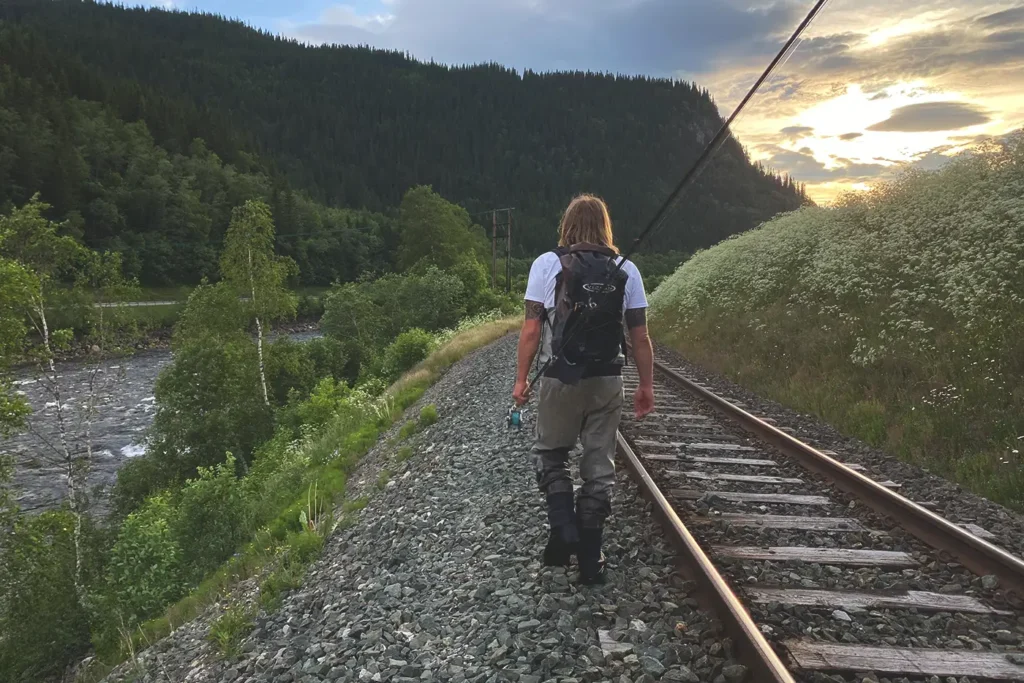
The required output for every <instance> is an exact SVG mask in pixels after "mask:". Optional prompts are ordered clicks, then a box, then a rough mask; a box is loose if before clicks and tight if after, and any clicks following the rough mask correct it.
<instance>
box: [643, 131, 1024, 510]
mask: <svg viewBox="0 0 1024 683" xmlns="http://www.w3.org/2000/svg"><path fill="white" fill-rule="evenodd" d="M651 321H652V322H651V326H652V331H653V333H654V335H655V336H656V338H657V339H659V340H660V341H662V342H664V343H668V344H669V345H671V346H673V347H675V348H677V349H678V350H680V351H681V352H683V353H684V354H685V355H687V356H688V357H689V358H690V359H692V360H693V361H695V362H698V363H700V364H702V365H704V366H706V367H709V368H712V369H715V370H718V371H720V372H722V373H724V374H726V375H728V376H730V377H732V378H733V379H735V380H737V381H738V382H739V383H741V384H743V385H745V386H747V387H749V388H750V389H753V390H756V391H759V392H761V393H762V394H764V395H766V396H770V397H772V398H774V399H777V400H779V401H781V402H783V403H786V404H788V405H790V406H792V407H794V408H796V409H797V410H802V411H807V412H813V413H815V414H817V415H819V416H821V417H823V418H824V419H826V420H827V421H829V422H831V423H833V424H835V425H836V426H837V427H839V428H840V429H841V430H843V431H844V432H846V433H848V434H851V435H854V436H857V437H860V438H862V439H864V440H865V441H867V442H869V443H871V444H873V445H875V446H878V447H881V448H883V449H885V450H887V451H889V452H891V453H894V454H896V455H898V456H900V457H901V458H904V459H906V460H909V461H912V462H915V463H917V464H920V465H922V466H925V467H928V468H931V469H933V470H934V471H937V472H938V473H941V474H942V475H944V476H947V477H949V478H951V479H954V480H956V481H958V482H960V483H962V484H963V485H965V486H966V487H967V488H969V489H970V490H972V491H974V492H976V493H978V494H981V495H984V496H987V497H989V498H991V499H993V500H995V501H998V502H1000V503H1003V504H1005V505H1009V506H1011V507H1014V508H1016V509H1018V510H1024V459H1022V458H1021V455H1020V451H1021V449H1024V380H1022V378H1024V137H1022V136H1021V135H1018V136H1015V137H1014V138H1012V139H1011V140H1009V141H1008V142H1006V143H1005V144H1001V145H994V144H993V145H991V146H989V147H986V148H984V149H982V150H980V151H978V152H976V153H972V154H971V155H965V156H961V157H959V158H958V159H956V160H955V161H953V162H951V163H950V164H948V165H947V166H946V167H944V168H943V169H941V170H939V171H935V172H922V171H906V172H904V173H903V174H902V175H900V176H899V177H898V178H896V179H895V180H894V181H892V182H890V183H887V184H884V185H881V186H879V187H877V188H876V189H875V190H873V191H871V192H870V193H866V194H854V195H850V196H847V197H844V198H843V199H842V200H841V201H840V202H838V203H837V206H835V207H833V208H817V207H805V208H802V209H800V210H798V211H795V212H792V213H789V214H785V215H782V216H779V217H777V218H775V219H774V220H772V221H770V222H768V223H767V224H765V225H764V226H762V227H761V228H759V229H757V230H754V231H751V232H748V233H746V234H743V235H740V236H738V237H736V238H734V239H730V240H727V241H725V242H723V243H721V244H719V245H717V246H715V247H713V248H711V249H709V250H706V251H703V252H700V253H698V254H696V255H695V256H694V257H693V258H692V259H691V260H689V261H688V262H687V263H685V264H684V265H683V266H682V267H681V268H680V269H679V270H678V271H676V273H675V274H673V275H672V276H671V277H670V278H668V279H667V280H666V281H665V282H664V283H663V284H662V285H661V286H660V287H658V289H657V290H656V291H655V292H654V293H653V295H652V297H651Z"/></svg>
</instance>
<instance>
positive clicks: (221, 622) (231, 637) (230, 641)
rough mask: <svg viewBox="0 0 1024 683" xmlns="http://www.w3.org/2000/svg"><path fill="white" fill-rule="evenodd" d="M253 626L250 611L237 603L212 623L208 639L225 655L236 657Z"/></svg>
mask: <svg viewBox="0 0 1024 683" xmlns="http://www.w3.org/2000/svg"><path fill="white" fill-rule="evenodd" d="M252 627H253V620H252V615H251V614H250V613H249V611H248V610H247V609H245V608H243V607H240V606H237V605H236V606H231V607H228V608H227V609H225V610H224V613H223V614H221V615H220V616H219V617H218V618H217V619H216V621H214V622H213V623H212V624H210V632H209V634H208V635H207V639H208V640H209V641H210V642H212V643H213V644H214V645H216V646H217V649H218V650H220V653H221V654H222V655H224V656H225V657H235V656H237V655H238V653H239V647H240V646H241V644H242V639H243V638H245V636H247V635H248V634H249V633H250V632H251V631H252Z"/></svg>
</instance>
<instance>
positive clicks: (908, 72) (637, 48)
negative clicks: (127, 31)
mask: <svg viewBox="0 0 1024 683" xmlns="http://www.w3.org/2000/svg"><path fill="white" fill-rule="evenodd" d="M127 4H135V3H132V2H128V3H127ZM142 4H149V5H154V6H162V7H172V8H177V9H185V10H189V9H200V10H203V11H208V12H215V13H218V14H223V15H225V16H229V17H232V18H237V19H241V20H243V21H245V22H246V23H249V24H251V25H253V26H257V27H260V28H263V29H266V30H269V31H273V32H275V33H279V34H282V35H286V36H289V37H293V38H296V39H298V40H301V41H304V42H309V43H315V44H319V43H338V44H361V45H373V46H376V47H384V48H390V49H398V50H402V51H404V52H408V53H410V54H411V55H412V56H414V57H416V58H419V59H433V60H435V61H438V62H442V63H446V64H473V63H479V62H499V63H502V64H505V65H507V66H510V67H513V68H517V69H527V68H528V69H533V70H535V71H550V70H561V69H581V70H591V71H610V72H616V73H625V74H647V75H651V76H660V77H669V78H680V79H685V80H693V81H696V82H697V83H699V84H700V85H702V86H705V87H707V88H708V89H709V90H710V91H711V94H712V96H713V97H714V98H715V101H716V103H717V104H718V106H719V109H720V111H721V112H722V114H723V116H726V115H728V113H729V112H730V111H731V110H732V107H734V106H735V105H736V104H737V103H738V102H739V100H740V99H741V98H742V96H743V94H744V93H745V92H746V90H747V88H749V86H750V85H751V84H752V83H753V82H754V80H755V79H756V78H757V76H758V75H759V74H760V72H761V71H762V70H763V69H764V67H765V66H766V65H767V64H768V62H769V61H770V60H771V58H772V57H773V56H774V54H775V53H776V52H777V51H778V50H779V48H780V47H781V46H782V44H783V43H784V42H785V40H786V39H787V37H788V36H789V35H790V34H791V33H792V31H793V29H794V28H795V27H796V26H797V24H799V22H800V20H801V19H802V18H803V15H804V14H805V13H806V12H807V11H808V10H809V9H810V7H811V5H812V4H813V2H812V1H811V0H343V2H332V1H331V0H145V2H143V3H142ZM1022 127H1024V0H1010V1H997V0H994V1H989V0H831V2H830V3H829V4H828V5H827V6H826V7H825V10H824V11H823V12H822V13H821V14H820V15H819V17H818V19H817V20H816V21H815V22H814V24H812V26H811V27H810V28H809V29H808V30H807V31H806V32H805V34H804V36H803V38H802V39H801V41H800V43H799V44H798V45H797V47H796V50H794V51H793V52H792V53H791V55H790V56H789V58H788V60H787V61H786V62H785V63H784V64H783V65H782V66H781V67H780V68H779V69H778V70H777V71H776V72H775V75H774V76H773V77H772V78H771V79H770V80H769V81H768V82H767V83H766V84H765V86H764V87H763V88H762V90H761V92H760V93H759V95H758V96H757V97H756V98H755V99H754V100H753V101H752V102H751V104H750V105H749V106H748V108H747V110H746V112H745V113H744V115H743V116H742V118H741V119H740V120H739V121H738V122H737V124H736V126H735V127H734V129H733V130H734V133H735V134H736V136H737V137H738V138H739V140H740V141H741V142H742V143H743V144H744V146H745V147H746V148H747V150H748V152H749V153H750V155H751V157H752V158H753V159H755V160H760V161H762V162H764V163H765V164H766V165H768V166H770V167H772V168H774V169H776V170H778V171H781V172H786V173H789V174H791V175H792V176H793V177H794V178H796V179H797V180H799V181H801V182H804V183H806V185H807V190H808V194H809V195H810V196H811V198H812V199H814V200H815V201H817V202H819V203H827V202H829V201H831V200H833V199H834V198H835V197H836V196H837V195H839V194H840V193H842V192H847V191H860V190H864V189H867V188H869V187H871V185H872V184H873V183H876V182H878V181H879V179H885V178H889V177H892V175H893V174H895V173H897V172H898V171H899V169H901V168H902V167H903V166H904V165H906V164H916V165H919V166H921V167H924V168H928V169H932V168H938V167H939V166H941V165H942V164H943V163H944V162H945V161H947V160H948V159H949V157H950V155H953V154H956V153H958V152H961V151H963V150H965V149H969V148H970V147H971V146H972V145H975V144H977V143H978V142H979V141H981V140H984V139H986V138H988V137H990V136H999V135H1003V134H1005V133H1007V132H1010V131H1013V130H1017V129H1019V128H1022Z"/></svg>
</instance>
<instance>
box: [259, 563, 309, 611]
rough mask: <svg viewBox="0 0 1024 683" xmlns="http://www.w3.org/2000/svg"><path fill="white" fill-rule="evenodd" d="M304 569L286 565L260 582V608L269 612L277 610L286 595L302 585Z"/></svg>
mask: <svg viewBox="0 0 1024 683" xmlns="http://www.w3.org/2000/svg"><path fill="white" fill-rule="evenodd" d="M304 569H305V568H304V567H303V566H302V565H301V564H298V563H294V564H286V565H283V566H281V567H279V568H278V569H275V570H274V571H273V572H271V573H270V574H268V575H267V578H265V579H264V580H263V581H262V582H260V606H261V607H262V608H263V609H264V610H266V611H267V612H272V611H274V610H276V609H277V608H278V607H279V606H280V605H281V601H282V599H283V597H284V594H285V593H287V592H288V591H290V590H294V589H296V588H298V587H299V586H301V585H302V575H303V573H304Z"/></svg>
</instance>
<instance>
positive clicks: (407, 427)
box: [398, 420, 418, 440]
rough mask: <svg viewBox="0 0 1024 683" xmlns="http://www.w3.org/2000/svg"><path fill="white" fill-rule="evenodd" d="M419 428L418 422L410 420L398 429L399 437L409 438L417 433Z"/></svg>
mask: <svg viewBox="0 0 1024 683" xmlns="http://www.w3.org/2000/svg"><path fill="white" fill-rule="evenodd" d="M417 429H418V427H417V425H416V423H415V422H413V421H412V420H409V421H408V422H406V423H405V424H404V425H402V428H401V429H399V430H398V438H399V439H402V440H405V439H408V438H409V437H410V436H412V435H413V434H415V433H416V431H417Z"/></svg>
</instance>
